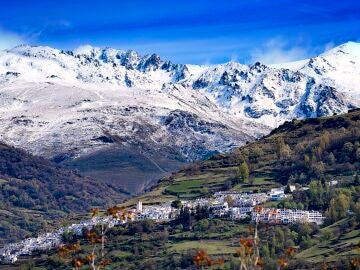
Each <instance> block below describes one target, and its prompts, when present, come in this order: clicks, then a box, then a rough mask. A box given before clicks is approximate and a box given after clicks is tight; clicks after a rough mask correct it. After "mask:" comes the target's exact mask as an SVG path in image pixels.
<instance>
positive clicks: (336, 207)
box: [325, 193, 350, 223]
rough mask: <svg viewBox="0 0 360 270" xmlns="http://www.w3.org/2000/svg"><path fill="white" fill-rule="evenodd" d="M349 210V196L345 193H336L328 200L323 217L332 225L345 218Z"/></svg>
mask: <svg viewBox="0 0 360 270" xmlns="http://www.w3.org/2000/svg"><path fill="white" fill-rule="evenodd" d="M349 208H350V198H349V196H347V195H346V194H345V193H338V194H336V195H335V197H334V198H332V199H331V200H330V206H329V209H328V210H327V211H326V213H325V215H326V216H327V218H328V219H329V220H330V221H331V222H332V223H333V222H336V221H338V220H340V219H342V218H344V217H346V215H347V211H348V210H349Z"/></svg>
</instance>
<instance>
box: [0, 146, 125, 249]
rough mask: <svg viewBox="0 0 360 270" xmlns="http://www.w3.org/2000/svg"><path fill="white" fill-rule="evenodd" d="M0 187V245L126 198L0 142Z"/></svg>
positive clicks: (77, 174)
mask: <svg viewBox="0 0 360 270" xmlns="http://www.w3.org/2000/svg"><path fill="white" fill-rule="evenodd" d="M0 187H1V188H0V243H2V242H3V241H5V240H6V241H8V240H15V239H19V238H23V237H24V236H25V235H28V234H29V233H31V232H35V231H38V230H39V229H40V228H43V227H46V226H47V225H48V223H49V222H51V221H52V220H53V219H59V218H61V217H63V216H64V215H67V214H69V213H82V212H83V213H84V212H87V211H88V210H89V208H90V207H92V206H100V207H105V206H107V205H111V204H113V203H115V202H119V201H120V200H121V199H122V198H124V195H125V194H124V193H122V191H121V190H115V189H114V188H113V187H111V186H110V185H104V184H99V183H97V182H96V181H95V180H93V179H91V178H89V177H84V176H82V175H81V174H80V173H78V172H77V171H74V170H69V169H66V168H63V167H61V166H59V165H57V164H54V163H52V162H50V161H48V160H46V159H43V158H41V157H36V156H33V155H31V154H28V153H26V152H25V151H23V150H19V149H16V148H14V147H11V146H8V145H6V144H3V143H1V144H0ZM100 194H101V195H100Z"/></svg>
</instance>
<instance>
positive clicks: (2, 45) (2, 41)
mask: <svg viewBox="0 0 360 270" xmlns="http://www.w3.org/2000/svg"><path fill="white" fill-rule="evenodd" d="M23 43H25V39H24V38H23V37H22V36H20V35H18V34H16V33H14V32H9V31H6V30H4V29H2V28H0V50H4V49H9V48H12V47H15V46H16V45H19V44H23Z"/></svg>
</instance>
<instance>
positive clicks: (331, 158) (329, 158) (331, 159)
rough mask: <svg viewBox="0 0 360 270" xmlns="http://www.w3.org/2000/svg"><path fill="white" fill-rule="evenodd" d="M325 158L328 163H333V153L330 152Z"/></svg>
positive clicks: (334, 160)
mask: <svg viewBox="0 0 360 270" xmlns="http://www.w3.org/2000/svg"><path fill="white" fill-rule="evenodd" d="M327 160H328V162H329V164H330V165H333V164H335V162H336V159H335V156H334V154H333V153H332V152H331V153H330V154H329V156H328V158H327Z"/></svg>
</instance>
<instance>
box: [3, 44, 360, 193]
mask: <svg viewBox="0 0 360 270" xmlns="http://www.w3.org/2000/svg"><path fill="white" fill-rule="evenodd" d="M359 76H360V44H359V43H355V42H348V43H345V44H343V45H341V46H338V47H336V48H333V49H331V50H329V51H327V52H325V53H323V54H321V55H319V56H316V57H313V58H311V59H306V60H302V61H297V62H292V63H284V64H276V65H270V66H269V65H264V64H261V63H254V64H250V65H244V64H240V63H236V62H229V63H225V64H219V65H203V66H202V65H186V64H176V63H172V62H171V61H165V60H162V59H161V58H160V57H159V56H158V55H156V54H151V55H145V56H142V55H140V54H138V53H137V52H135V51H131V50H130V51H123V50H116V49H112V48H105V49H100V48H96V47H91V46H82V47H80V48H78V49H76V50H74V51H65V50H59V49H54V48H50V47H44V46H28V45H21V46H18V47H15V48H13V49H10V50H5V51H2V52H0V104H1V106H0V140H1V141H3V142H5V143H7V144H9V145H12V146H16V147H21V148H23V149H24V150H26V151H28V152H30V153H32V154H34V155H40V156H43V157H46V158H48V159H51V160H52V161H55V162H57V163H61V164H63V165H66V166H68V167H70V168H76V169H79V170H81V171H82V172H84V173H85V174H88V175H90V176H92V177H95V178H97V179H99V180H101V181H105V182H111V183H115V184H116V185H118V186H119V187H122V188H126V189H128V190H129V191H130V192H131V193H137V192H140V191H142V190H144V189H145V188H146V187H147V186H148V185H151V183H153V182H154V180H156V179H158V178H159V176H161V175H165V174H167V173H168V172H170V171H173V170H176V169H178V168H179V167H180V166H181V165H182V164H184V163H187V162H191V161H194V160H198V159H204V158H206V157H208V156H210V155H212V154H214V153H216V152H227V151H229V150H231V149H232V148H234V147H236V146H240V145H243V144H245V143H246V142H248V141H252V140H254V139H256V138H259V137H261V136H263V135H265V134H267V133H269V132H270V130H271V129H273V128H274V127H277V126H278V125H280V124H282V123H283V122H285V121H287V120H291V119H294V118H312V117H320V116H326V115H332V114H338V113H344V112H346V111H348V110H349V109H352V108H356V107H359V105H360V91H358V78H359Z"/></svg>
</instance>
